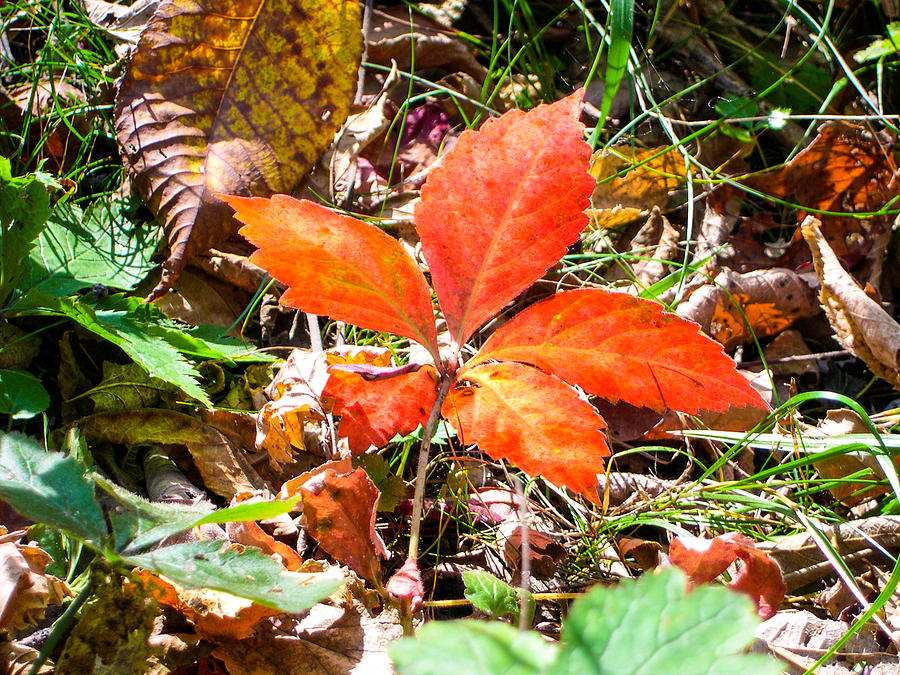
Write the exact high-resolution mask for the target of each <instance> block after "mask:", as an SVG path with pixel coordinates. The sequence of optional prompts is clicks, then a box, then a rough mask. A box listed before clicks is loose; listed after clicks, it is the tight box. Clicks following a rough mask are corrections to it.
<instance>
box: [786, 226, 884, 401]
mask: <svg viewBox="0 0 900 675" xmlns="http://www.w3.org/2000/svg"><path fill="white" fill-rule="evenodd" d="M820 225H821V224H820V222H819V221H818V220H817V219H816V218H813V217H812V216H809V217H807V218H806V220H804V221H803V226H802V231H803V236H804V238H805V239H806V242H807V243H808V244H809V247H810V249H811V250H812V253H813V262H814V263H815V266H816V274H817V275H818V277H819V280H820V281H821V283H822V287H821V289H820V290H819V301H820V302H821V303H822V307H823V308H824V309H825V315H826V316H827V317H828V322H829V323H830V324H831V327H832V328H834V334H835V337H836V338H837V340H838V342H840V343H841V344H842V345H843V346H844V347H846V348H847V349H849V350H850V351H851V352H853V353H854V354H855V355H856V356H858V357H859V358H861V359H862V360H863V361H865V362H866V365H867V366H869V369H870V370H871V371H872V372H873V373H875V374H876V375H878V377H880V378H882V379H884V380H886V381H887V382H890V383H891V384H892V385H893V386H894V387H895V388H897V389H900V325H898V324H897V322H896V321H894V319H893V318H891V315H890V314H888V313H887V312H886V311H884V309H882V308H881V305H879V304H878V303H877V302H875V301H874V300H873V299H872V298H870V297H869V296H868V295H866V293H865V291H864V290H863V289H861V288H860V287H859V285H858V284H857V283H856V281H855V280H854V279H853V277H852V276H850V274H849V273H848V272H847V271H846V270H845V269H844V267H843V266H842V265H841V262H840V260H838V256H837V255H836V253H835V251H834V250H833V249H832V248H831V246H829V244H828V241H827V240H826V238H825V236H824V234H823V232H822V229H821V227H820Z"/></svg>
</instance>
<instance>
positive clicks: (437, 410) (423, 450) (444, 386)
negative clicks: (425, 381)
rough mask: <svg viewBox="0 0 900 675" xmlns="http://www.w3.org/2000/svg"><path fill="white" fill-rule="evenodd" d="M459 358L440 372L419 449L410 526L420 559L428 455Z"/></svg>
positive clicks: (411, 542) (413, 548)
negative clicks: (438, 382)
mask: <svg viewBox="0 0 900 675" xmlns="http://www.w3.org/2000/svg"><path fill="white" fill-rule="evenodd" d="M456 368H457V357H456V356H453V357H452V358H451V359H450V362H449V363H448V364H447V367H446V368H444V369H442V370H441V371H440V374H441V386H440V389H438V395H437V398H436V399H435V400H434V405H433V406H432V407H431V412H430V413H429V415H428V419H427V420H426V421H425V428H424V429H423V430H422V445H421V446H420V447H419V462H418V464H417V466H416V491H415V495H414V496H413V508H412V522H411V523H410V526H409V557H410V558H413V559H414V560H416V559H418V557H419V532H420V530H421V529H422V511H423V507H424V504H425V477H426V474H427V472H428V455H429V453H430V451H431V438H432V436H434V431H435V429H437V424H438V421H439V420H440V419H441V406H443V405H444V399H445V398H447V394H448V393H450V387H451V386H453V383H454V382H455V381H456Z"/></svg>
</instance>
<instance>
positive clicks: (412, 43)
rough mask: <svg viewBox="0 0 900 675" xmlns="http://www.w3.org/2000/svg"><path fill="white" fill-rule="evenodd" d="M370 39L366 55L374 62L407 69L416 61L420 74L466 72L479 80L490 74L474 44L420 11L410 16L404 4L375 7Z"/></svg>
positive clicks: (481, 80)
mask: <svg viewBox="0 0 900 675" xmlns="http://www.w3.org/2000/svg"><path fill="white" fill-rule="evenodd" d="M410 21H412V23H410ZM368 39H369V44H368V46H367V48H366V58H367V60H368V61H370V62H371V63H378V64H380V65H383V66H390V65H391V62H392V61H393V62H396V64H397V67H398V68H400V70H402V71H406V72H409V71H410V68H411V67H412V64H413V63H415V68H416V72H417V73H420V72H422V71H428V70H442V71H444V73H455V72H463V73H468V74H469V75H471V76H472V77H474V78H475V79H476V80H478V81H479V82H484V78H485V76H486V75H487V69H486V68H485V67H484V66H482V65H481V64H480V63H478V60H477V59H476V58H475V56H474V54H473V50H472V49H471V47H470V46H469V45H468V44H467V43H466V42H464V41H463V40H461V39H460V38H458V37H456V36H455V35H454V34H453V31H451V30H449V29H447V28H444V27H443V26H441V25H440V24H438V23H435V22H434V21H432V20H431V19H428V18H425V17H423V16H421V15H419V14H413V15H412V18H410V14H409V11H408V10H407V9H406V8H405V7H399V8H391V9H376V10H374V11H373V12H372V25H371V27H370V29H369V36H368Z"/></svg>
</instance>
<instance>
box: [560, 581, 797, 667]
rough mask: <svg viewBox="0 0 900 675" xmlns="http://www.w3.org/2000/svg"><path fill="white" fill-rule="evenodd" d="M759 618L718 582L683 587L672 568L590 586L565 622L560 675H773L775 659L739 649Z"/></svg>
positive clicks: (746, 602) (743, 600) (745, 601)
mask: <svg viewBox="0 0 900 675" xmlns="http://www.w3.org/2000/svg"><path fill="white" fill-rule="evenodd" d="M758 623H759V618H758V617H757V616H756V612H755V611H754V609H753V604H752V603H751V602H750V601H749V600H748V599H747V598H746V597H745V596H743V595H740V594H738V593H734V592H733V591H730V590H728V589H727V588H724V587H722V586H701V587H700V588H697V589H695V590H694V591H692V592H691V593H685V578H684V575H683V574H682V573H681V572H680V571H678V570H676V569H674V568H669V569H665V570H662V571H661V572H660V573H658V574H647V575H645V576H644V577H643V578H641V580H640V581H638V582H637V583H631V582H623V583H622V584H620V585H619V586H617V587H615V588H600V587H598V588H595V589H593V590H592V591H590V592H589V593H587V594H586V595H585V596H584V597H583V598H581V599H579V600H578V601H577V602H575V603H574V605H573V607H572V611H571V612H570V613H569V616H568V618H567V619H566V620H565V621H564V623H563V630H562V642H563V644H564V648H563V652H562V654H561V655H560V658H559V661H558V662H557V663H556V664H554V666H553V668H552V669H551V670H550V672H552V673H554V674H555V675H556V674H559V675H562V674H563V673H571V674H572V675H574V674H575V673H577V674H578V675H606V674H607V673H608V674H609V675H613V674H614V675H630V674H634V675H638V674H639V673H643V674H648V675H649V674H650V673H652V674H653V675H668V674H670V673H671V674H672V675H723V674H725V673H728V674H732V675H738V674H741V673H743V674H746V675H768V674H769V673H772V675H776V674H777V673H780V672H781V668H780V666H779V665H778V663H777V662H776V661H774V660H772V659H769V658H768V657H765V656H759V655H748V654H739V653H738V652H740V651H741V650H743V649H744V648H745V647H746V646H747V645H748V644H749V643H750V642H751V641H752V640H753V634H754V630H755V628H756V626H757V624H758Z"/></svg>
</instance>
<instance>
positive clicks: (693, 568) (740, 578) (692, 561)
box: [669, 532, 786, 620]
mask: <svg viewBox="0 0 900 675" xmlns="http://www.w3.org/2000/svg"><path fill="white" fill-rule="evenodd" d="M737 559H740V560H741V562H742V563H743V565H742V566H741V568H740V569H739V570H738V572H737V574H736V575H734V576H733V578H732V580H731V583H729V584H728V587H729V588H731V589H734V590H735V591H738V592H740V593H744V594H745V595H748V596H750V599H751V600H753V602H754V603H755V604H756V611H757V612H758V613H759V615H760V617H762V618H763V619H764V620H765V619H768V618H769V617H771V616H774V614H775V612H777V611H778V606H779V605H780V604H781V601H782V599H783V598H784V594H785V590H786V586H785V584H784V578H783V577H782V574H781V568H779V567H778V563H777V562H775V560H774V559H773V558H772V557H770V556H769V554H768V553H765V552H763V551H760V550H759V549H757V548H756V546H755V545H754V543H753V540H752V539H750V538H749V537H747V536H744V535H742V534H738V533H737V532H729V533H727V534H722V535H719V536H718V537H715V538H713V539H703V538H701V537H675V538H674V539H673V540H672V543H671V545H670V547H669V561H670V562H671V563H672V564H673V565H676V566H677V567H679V568H681V570H682V571H683V572H684V573H685V574H686V575H687V578H688V585H689V586H691V587H693V586H699V585H700V584H705V583H709V582H710V581H712V580H713V579H715V578H716V577H717V576H719V575H720V574H722V572H724V571H725V570H726V569H728V567H729V565H731V564H732V563H733V562H734V561H735V560H737Z"/></svg>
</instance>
